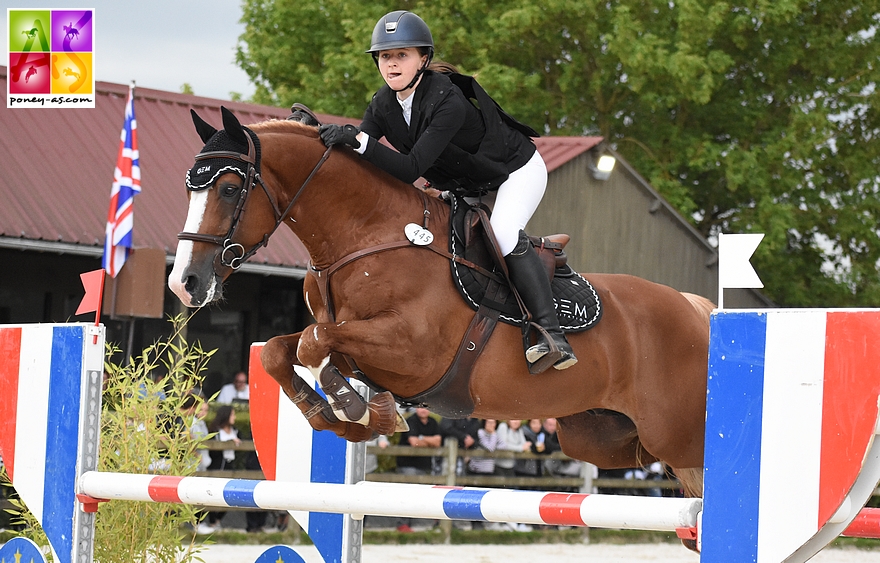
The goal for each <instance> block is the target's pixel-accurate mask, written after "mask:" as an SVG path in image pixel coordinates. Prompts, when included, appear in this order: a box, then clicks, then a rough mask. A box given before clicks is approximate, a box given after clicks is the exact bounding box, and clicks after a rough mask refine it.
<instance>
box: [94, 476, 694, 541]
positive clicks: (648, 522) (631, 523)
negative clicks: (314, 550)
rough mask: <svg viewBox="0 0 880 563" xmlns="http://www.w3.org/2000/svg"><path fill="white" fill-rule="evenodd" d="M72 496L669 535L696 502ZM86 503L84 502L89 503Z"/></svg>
mask: <svg viewBox="0 0 880 563" xmlns="http://www.w3.org/2000/svg"><path fill="white" fill-rule="evenodd" d="M79 490H80V492H81V493H83V494H85V495H88V496H89V497H93V498H94V499H105V500H129V501H146V502H171V503H183V504H198V505H204V506H212V507H218V508H229V507H251V508H263V509H266V510H306V511H313V512H331V513H343V514H352V515H355V517H357V518H363V516H364V515H374V516H401V517H408V518H431V519H441V520H456V519H458V520H478V521H487V522H523V523H528V524H550V525H563V526H590V527H598V528H619V529H629V530H657V531H668V532H675V531H677V530H690V529H692V528H694V527H695V526H696V523H697V514H698V513H699V512H700V509H701V507H702V501H701V500H700V499H685V498H654V497H635V496H633V497H621V496H615V495H596V494H574V493H546V492H540V491H518V490H510V489H477V488H459V487H440V486H436V487H435V486H430V485H409V484H396V483H376V482H367V481H363V482H361V483H358V484H355V485H336V484H327V483H281V482H277V481H248V480H234V479H232V480H231V479H216V478H209V477H183V478H180V477H168V476H157V475H131V474H125V473H105V472H100V473H99V472H87V473H85V474H83V475H82V477H80V480H79ZM89 500H90V499H86V501H87V502H89Z"/></svg>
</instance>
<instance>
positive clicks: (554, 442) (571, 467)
mask: <svg viewBox="0 0 880 563" xmlns="http://www.w3.org/2000/svg"><path fill="white" fill-rule="evenodd" d="M557 429H558V423H557V421H556V419H555V418H548V419H547V420H545V421H544V432H546V433H547V440H546V446H547V449H546V452H547V454H552V453H553V452H561V451H562V447H561V446H560V445H559V435H558V434H557ZM583 465H584V464H583V462H580V461H576V460H565V459H548V460H547V461H546V462H545V466H546V469H547V473H549V474H550V475H553V476H554V477H580V476H581V469H582V468H583ZM573 490H574V491H577V490H578V488H573Z"/></svg>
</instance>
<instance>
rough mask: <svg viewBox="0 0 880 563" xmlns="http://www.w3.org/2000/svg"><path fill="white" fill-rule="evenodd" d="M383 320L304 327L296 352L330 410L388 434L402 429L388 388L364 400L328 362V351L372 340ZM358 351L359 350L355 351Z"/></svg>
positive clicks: (348, 348) (355, 347) (360, 347)
mask: <svg viewBox="0 0 880 563" xmlns="http://www.w3.org/2000/svg"><path fill="white" fill-rule="evenodd" d="M381 324H383V323H381V322H380V323H378V324H376V323H373V322H372V320H371V321H367V322H363V321H354V322H350V323H346V322H341V323H338V324H331V323H320V324H316V325H312V326H310V327H307V328H306V330H304V331H303V332H302V335H301V337H300V340H299V345H298V346H297V351H296V355H297V358H299V360H300V362H301V363H302V365H303V366H305V367H306V368H308V369H309V370H310V371H311V372H312V374H314V376H315V379H316V380H317V381H318V384H319V385H320V386H321V389H322V390H323V391H324V392H325V393H326V394H327V399H328V400H329V401H330V406H331V407H332V409H333V413H334V414H335V415H336V416H337V417H338V418H339V419H340V420H347V421H350V422H355V423H357V424H363V425H364V426H367V427H369V428H372V429H373V430H375V431H376V432H378V433H379V434H386V435H390V434H393V433H394V432H395V431H396V430H401V429H402V430H405V429H406V426H405V423H403V424H401V423H402V419H401V418H400V416H399V415H398V414H397V406H396V404H395V402H394V397H393V396H392V395H391V393H389V392H388V391H385V392H383V393H379V394H377V395H376V396H375V397H373V398H372V399H370V402H369V403H368V402H366V401H364V399H363V397H361V396H360V394H358V392H357V391H356V390H355V389H354V387H352V386H351V383H349V382H348V381H347V380H346V379H345V377H343V375H342V374H341V373H340V372H339V370H338V369H337V368H336V366H334V365H333V364H332V363H331V362H330V353H331V352H339V353H342V354H352V353H353V351H357V350H363V347H364V344H368V345H369V344H370V343H372V342H373V341H374V340H375V337H376V332H375V331H378V333H379V334H387V332H385V331H383V330H381V327H380V326H378V325H381ZM357 355H360V354H357Z"/></svg>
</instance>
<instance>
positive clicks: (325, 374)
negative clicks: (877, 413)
mask: <svg viewBox="0 0 880 563" xmlns="http://www.w3.org/2000/svg"><path fill="white" fill-rule="evenodd" d="M318 385H320V386H321V390H323V391H324V393H326V394H327V402H329V403H330V408H331V409H332V410H333V413H334V414H335V415H336V416H337V418H339V419H340V420H343V421H347V422H354V423H356V424H361V425H363V426H366V427H368V428H371V429H373V430H375V431H376V432H378V433H379V434H384V435H386V436H390V435H392V434H394V432H395V431H396V430H397V429H398V428H403V429H404V431H405V430H406V429H408V427H407V426H406V422H405V421H404V420H403V418H402V417H401V416H400V414H399V413H398V412H397V406H396V404H395V402H394V396H393V395H392V394H391V393H389V392H388V391H384V392H382V393H379V394H377V395H376V396H375V397H373V398H372V399H370V402H369V403H368V402H367V401H365V400H364V398H363V397H361V394H360V393H358V392H357V390H356V389H355V388H354V387H352V385H351V383H349V382H348V380H347V379H345V377H343V375H342V374H341V373H339V370H338V369H337V368H336V366H334V365H333V364H330V363H328V364H327V365H325V366H324V368H323V369H321V373H320V374H319V375H318Z"/></svg>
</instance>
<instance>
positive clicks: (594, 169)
mask: <svg viewBox="0 0 880 563" xmlns="http://www.w3.org/2000/svg"><path fill="white" fill-rule="evenodd" d="M590 157H591V158H590V159H589V160H588V161H587V167H588V168H589V169H590V174H592V175H593V178H595V179H597V180H602V181H605V180H607V179H608V178H610V177H611V171H612V170H614V165H615V164H616V163H617V159H616V158H614V157H613V156H611V155H610V154H602V151H601V150H600V149H599V147H594V148H593V149H591V150H590Z"/></svg>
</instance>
